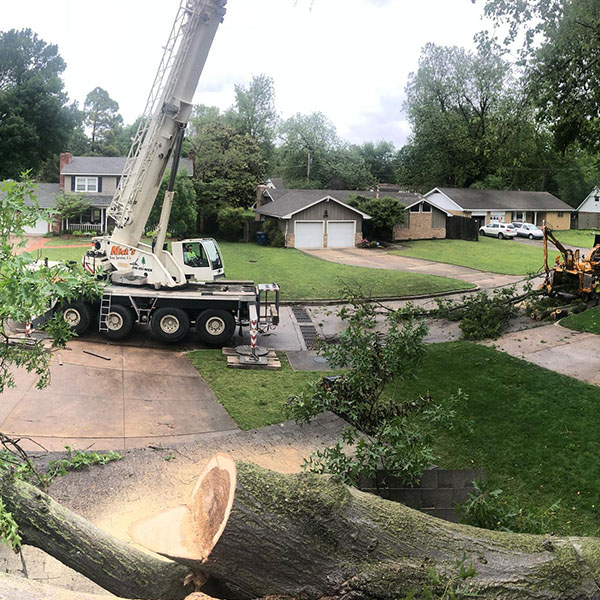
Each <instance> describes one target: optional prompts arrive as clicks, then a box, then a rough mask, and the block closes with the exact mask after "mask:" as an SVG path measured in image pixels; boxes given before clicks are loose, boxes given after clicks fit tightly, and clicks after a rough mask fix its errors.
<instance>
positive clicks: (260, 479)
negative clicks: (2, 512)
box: [0, 462, 600, 600]
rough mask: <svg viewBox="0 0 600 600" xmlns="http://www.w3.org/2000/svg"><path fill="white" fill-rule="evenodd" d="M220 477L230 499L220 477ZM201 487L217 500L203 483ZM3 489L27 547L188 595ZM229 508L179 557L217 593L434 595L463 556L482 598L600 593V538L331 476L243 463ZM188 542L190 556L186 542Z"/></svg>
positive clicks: (74, 523)
mask: <svg viewBox="0 0 600 600" xmlns="http://www.w3.org/2000/svg"><path fill="white" fill-rule="evenodd" d="M214 481H215V482H216V483H217V484H218V485H219V486H220V487H221V489H222V490H224V492H223V497H226V496H227V495H228V493H226V485H225V487H223V484H224V483H225V484H226V482H225V481H224V479H223V478H221V477H216V478H214ZM196 489H204V491H203V492H202V493H206V494H207V495H210V496H212V495H213V492H212V491H211V490H210V489H208V486H202V485H200V486H198V485H197V488H196ZM0 493H1V495H2V497H3V500H4V501H5V504H7V507H8V510H11V511H13V515H14V517H15V518H16V520H17V522H18V523H19V524H20V526H21V528H22V531H23V534H24V538H25V540H26V542H27V543H33V544H34V545H36V546H38V547H41V548H42V549H44V550H46V551H47V552H49V553H50V554H52V555H53V556H56V557H57V558H58V559H59V560H62V561H63V562H65V563H66V564H69V566H72V567H73V568H76V569H77V570H78V571H79V572H82V573H84V574H86V575H88V576H90V578H93V580H94V581H96V582H97V583H99V584H100V585H102V586H104V587H106V589H110V590H111V591H113V592H114V593H116V594H117V595H119V596H125V597H130V598H157V597H160V598H162V600H168V599H172V600H179V599H180V598H183V597H185V592H184V591H183V586H182V579H183V577H185V574H186V573H188V569H187V568H186V567H181V566H176V565H174V564H173V563H170V562H165V563H160V562H159V561H157V560H156V559H154V558H152V557H151V556H147V555H145V554H141V553H136V552H135V551H134V550H133V549H132V548H131V547H130V546H129V545H127V544H124V543H123V542H120V541H118V540H117V541H115V540H111V539H108V540H107V537H108V536H106V535H105V534H103V533H102V532H101V531H99V530H97V529H96V528H94V527H93V526H92V525H90V524H89V523H86V522H85V521H84V520H83V519H81V518H80V517H77V516H76V515H73V514H72V513H69V512H68V511H66V510H65V509H63V508H61V507H59V506H58V505H57V504H56V503H54V502H53V501H52V500H50V499H49V498H48V497H47V496H45V495H44V494H42V493H41V492H39V491H38V490H36V489H35V488H32V487H31V486H28V485H27V484H23V483H21V482H14V481H12V480H10V479H7V478H4V479H2V487H1V488H0ZM215 495H218V494H215ZM196 500H198V501H200V500H199V499H196ZM195 502H196V501H193V502H192V504H191V505H190V507H189V508H190V509H192V510H193V509H194V506H196V504H195ZM217 504H218V505H220V504H219V503H217ZM203 506H204V507H205V508H206V509H207V510H208V512H209V513H210V512H211V511H212V507H213V506H216V505H214V504H213V501H212V500H211V499H208V500H206V501H204V505H203ZM225 512H226V513H227V514H228V517H229V518H228V520H227V521H226V525H225V526H224V529H222V533H221V535H220V538H219V539H218V540H217V541H216V542H215V544H214V545H213V547H212V550H211V551H210V554H209V555H208V556H206V555H205V553H204V554H202V558H201V559H200V560H195V561H194V560H190V557H189V556H188V557H187V558H186V557H184V558H183V562H184V563H185V565H186V566H189V565H190V564H193V569H194V571H195V574H196V576H199V578H200V579H201V576H202V575H206V576H209V577H211V578H212V582H213V583H214V584H217V585H216V587H215V588H214V589H218V587H219V584H220V585H222V586H224V587H225V590H226V592H225V593H224V594H223V597H227V598H234V599H241V600H246V599H251V598H258V597H263V596H268V595H271V596H273V595H276V596H289V597H295V598H301V599H302V600H316V599H320V598H323V597H325V596H327V597H329V598H333V599H339V600H342V599H344V600H348V599H352V600H363V599H364V600H388V599H389V600H392V599H396V598H401V597H403V596H405V595H407V594H409V593H410V592H416V593H417V594H418V593H419V592H420V591H422V590H423V588H424V587H430V588H431V587H433V591H434V593H436V594H439V593H440V591H442V590H443V589H444V588H445V586H447V585H449V586H450V587H451V588H452V587H454V585H455V582H456V581H459V579H458V578H457V566H456V565H457V561H459V562H460V561H461V560H463V559H464V561H463V564H464V565H465V566H468V565H469V564H472V565H473V568H474V571H475V573H474V574H473V575H472V576H469V577H467V578H466V579H465V580H464V581H461V582H460V583H461V585H469V586H470V590H471V591H474V592H478V593H479V594H480V596H479V597H480V598H485V599H500V598H501V599H502V600H510V599H517V598H518V599H519V600H539V599H542V598H543V599H544V600H553V599H556V600H559V599H560V600H592V599H596V600H598V599H600V587H599V585H598V582H600V540H597V539H593V538H555V537H551V536H533V535H518V534H507V533H500V532H492V531H487V530H482V529H477V528H474V527H468V526H465V525H457V524H454V523H448V522H445V521H441V520H438V519H435V518H433V517H430V516H427V515H424V514H422V513H419V512H417V511H415V510H412V509H410V508H408V507H406V506H403V505H401V504H397V503H394V502H389V501H386V500H382V499H381V498H378V497H377V496H373V495H371V494H366V493H363V492H360V491H358V490H355V489H353V488H349V487H347V486H345V485H343V484H341V483H339V482H338V481H336V480H335V479H333V478H330V477H327V476H320V475H314V474H308V473H304V474H299V475H283V474H280V473H275V472H273V471H269V470H266V469H262V468H260V467H257V466H255V465H252V464H249V463H242V462H238V463H237V483H236V490H235V496H234V498H233V503H232V505H231V509H230V512H228V511H225ZM224 515H225V513H222V512H220V513H219V517H218V520H220V521H221V522H223V520H224V519H225V518H226V517H225V516H224ZM182 522H183V521H182ZM211 535H212V534H211ZM166 537H167V538H169V536H166ZM213 537H214V536H213ZM161 539H164V538H161ZM211 539H213V538H212V537H211ZM161 543H162V541H161ZM178 543H179V542H178ZM177 547H178V548H180V549H181V545H179V546H177ZM183 547H184V553H186V552H187V551H188V550H187V549H189V548H190V546H189V545H184V546H183ZM201 547H202V548H205V546H203V545H201ZM162 551H163V552H164V553H165V554H169V555H176V554H177V552H178V550H177V548H176V549H175V551H173V552H172V551H171V550H169V549H168V548H167V549H163V550H162ZM174 558H175V559H176V560H179V559H178V558H177V557H176V556H174ZM157 562H159V564H157ZM105 571H106V572H105ZM431 573H435V574H437V576H439V579H440V583H435V582H434V581H433V578H432V575H431ZM92 575H93V577H92ZM211 595H216V594H215V593H213V594H211Z"/></svg>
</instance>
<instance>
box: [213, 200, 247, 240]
mask: <svg viewBox="0 0 600 600" xmlns="http://www.w3.org/2000/svg"><path fill="white" fill-rule="evenodd" d="M245 220H246V217H245V215H244V209H243V208H233V207H231V206H224V207H223V208H221V209H220V210H219V212H218V214H217V222H218V223H219V236H220V237H222V238H223V239H225V240H229V241H231V242H238V241H240V240H241V239H242V238H243V237H244V221H245Z"/></svg>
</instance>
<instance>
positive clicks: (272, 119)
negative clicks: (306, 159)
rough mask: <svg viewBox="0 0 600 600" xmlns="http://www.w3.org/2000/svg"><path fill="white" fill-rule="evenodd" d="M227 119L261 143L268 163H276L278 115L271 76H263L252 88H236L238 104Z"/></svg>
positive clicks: (229, 112) (253, 79)
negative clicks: (275, 143)
mask: <svg viewBox="0 0 600 600" xmlns="http://www.w3.org/2000/svg"><path fill="white" fill-rule="evenodd" d="M226 117H227V120H228V121H229V122H230V124H231V125H232V126H233V127H234V128H235V129H236V130H237V131H239V132H240V133H242V134H246V135H248V136H250V137H251V138H254V139H255V140H256V141H257V143H258V145H259V146H260V149H261V152H262V153H263V156H264V158H265V160H267V161H269V162H270V161H271V160H272V158H273V148H274V141H275V134H276V127H277V120H278V116H277V110H276V109H275V86H274V83H273V79H272V78H271V77H268V76H267V75H265V74H264V73H261V74H260V75H255V76H254V77H253V78H252V81H251V82H250V84H249V85H248V87H244V86H243V85H236V86H235V105H234V106H233V107H232V109H231V110H229V111H228V112H227V113H226Z"/></svg>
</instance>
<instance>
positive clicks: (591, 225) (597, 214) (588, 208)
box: [572, 186, 600, 229]
mask: <svg viewBox="0 0 600 600" xmlns="http://www.w3.org/2000/svg"><path fill="white" fill-rule="evenodd" d="M572 227H573V228H575V229H600V186H595V187H594V189H593V190H592V191H591V192H590V193H589V194H588V195H587V196H586V197H585V199H584V200H583V202H582V203H581V204H580V205H579V206H578V207H577V208H576V209H575V212H574V213H573V218H572Z"/></svg>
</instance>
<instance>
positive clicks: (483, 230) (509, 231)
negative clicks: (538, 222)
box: [479, 221, 517, 240]
mask: <svg viewBox="0 0 600 600" xmlns="http://www.w3.org/2000/svg"><path fill="white" fill-rule="evenodd" d="M479 234H480V235H491V236H493V237H497V238H498V239H499V240H503V239H504V238H507V239H512V238H514V237H517V232H516V230H515V228H514V227H513V224H512V223H502V222H500V221H492V222H491V223H488V224H487V225H484V226H483V227H480V228H479Z"/></svg>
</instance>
